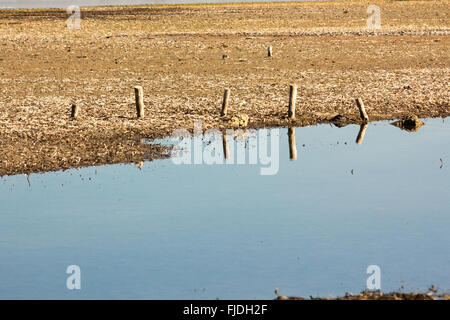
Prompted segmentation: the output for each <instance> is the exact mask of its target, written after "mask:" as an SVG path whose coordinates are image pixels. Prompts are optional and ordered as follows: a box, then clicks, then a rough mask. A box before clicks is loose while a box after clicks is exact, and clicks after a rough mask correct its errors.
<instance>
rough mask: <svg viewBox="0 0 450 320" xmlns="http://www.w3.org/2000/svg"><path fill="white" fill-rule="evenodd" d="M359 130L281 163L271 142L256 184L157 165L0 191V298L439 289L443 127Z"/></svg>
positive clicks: (33, 180)
mask: <svg viewBox="0 0 450 320" xmlns="http://www.w3.org/2000/svg"><path fill="white" fill-rule="evenodd" d="M358 131H359V126H354V125H350V126H347V127H344V128H335V127H331V126H328V125H320V126H313V127H304V128H297V129H296V130H295V134H296V144H297V151H298V153H297V160H296V161H291V160H289V148H288V137H287V134H286V133H287V130H286V129H281V130H280V159H279V161H280V163H279V171H278V174H276V175H269V176H261V175H260V166H259V165H211V166H208V165H175V164H174V163H173V162H172V160H170V159H166V160H157V161H153V162H147V163H144V164H143V166H142V168H141V169H139V168H137V167H136V166H134V165H113V166H103V167H97V168H93V167H92V168H84V169H81V170H68V171H65V172H56V173H46V174H32V175H31V176H30V177H29V182H28V180H27V177H26V176H25V175H18V176H7V177H2V178H0V203H1V207H0V298H10V299H11V298H14V299H15V298H39V299H47V298H62V299H70V298H105V299H109V298H124V299H141V298H143V299H159V298H161V299H163V298H167V299H215V298H220V299H227V298H228V299H230V298H244V299H246V298H248V299H253V298H264V299H265V298H269V299H270V298H274V297H275V295H274V293H273V292H274V289H275V287H276V286H279V288H280V290H279V291H280V294H282V295H300V296H306V297H308V296H309V295H313V296H314V295H320V296H328V295H330V294H331V295H334V296H336V295H340V294H344V293H345V292H353V293H357V292H360V291H362V290H364V289H365V286H366V279H367V277H368V275H367V274H366V268H367V267H368V266H369V265H373V264H375V265H378V266H380V268H381V272H382V275H381V287H382V290H383V291H390V290H397V289H399V288H401V286H404V287H405V290H420V291H422V290H426V289H427V288H428V287H429V286H430V285H432V284H434V285H435V286H437V287H438V288H441V289H442V290H444V291H445V290H449V289H450V248H449V244H450V233H449V228H450V209H449V206H450V197H449V195H450V170H449V169H450V148H449V145H450V144H449V143H450V124H449V122H448V119H446V120H442V119H429V120H426V125H425V126H424V127H422V128H421V129H420V130H419V131H418V132H416V133H409V132H406V131H402V130H400V129H399V128H396V127H393V126H391V125H389V124H388V123H386V122H380V123H371V124H369V127H368V129H367V132H366V135H365V139H364V141H363V143H362V144H360V145H357V144H356V143H355V142H354V141H355V138H356V135H357V134H358ZM303 145H304V146H303ZM440 159H442V162H441V160H440ZM441 166H442V168H441ZM352 170H353V174H352ZM73 264H75V265H79V266H80V268H81V280H82V281H81V283H82V284H81V286H82V288H81V290H73V291H70V290H67V289H66V278H67V276H68V275H67V274H66V273H65V272H66V268H67V266H69V265H73Z"/></svg>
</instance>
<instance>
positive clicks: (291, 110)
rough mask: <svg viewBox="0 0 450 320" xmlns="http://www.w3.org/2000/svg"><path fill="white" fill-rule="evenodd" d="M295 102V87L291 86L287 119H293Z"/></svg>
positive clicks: (294, 85)
mask: <svg viewBox="0 0 450 320" xmlns="http://www.w3.org/2000/svg"><path fill="white" fill-rule="evenodd" d="M296 100H297V85H296V84H293V85H290V86H289V111H288V117H289V118H290V119H295V101H296Z"/></svg>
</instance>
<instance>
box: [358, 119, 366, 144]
mask: <svg viewBox="0 0 450 320" xmlns="http://www.w3.org/2000/svg"><path fill="white" fill-rule="evenodd" d="M367 126H368V125H367V123H363V124H361V126H360V127H359V132H358V136H357V137H356V143H357V144H361V143H362V142H363V140H364V135H365V134H366V130H367Z"/></svg>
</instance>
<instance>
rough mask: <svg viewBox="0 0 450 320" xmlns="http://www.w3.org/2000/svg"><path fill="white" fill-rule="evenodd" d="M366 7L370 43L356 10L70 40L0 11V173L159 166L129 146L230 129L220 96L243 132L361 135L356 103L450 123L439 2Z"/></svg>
mask: <svg viewBox="0 0 450 320" xmlns="http://www.w3.org/2000/svg"><path fill="white" fill-rule="evenodd" d="M375 3H376V4H377V5H379V6H380V8H381V10H382V19H383V20H382V21H383V22H382V23H383V24H382V29H381V30H379V31H373V30H367V27H366V23H365V20H366V18H367V14H366V13H365V10H366V8H367V6H368V4H367V3H366V2H364V1H353V2H338V3H328V2H326V3H290V4H283V3H272V4H271V3H267V4H248V3H247V4H227V5H207V6H202V5H192V6H188V5H183V6H142V7H107V8H82V9H81V17H82V20H81V28H80V29H79V30H74V29H69V28H67V25H66V20H67V16H68V15H67V13H66V12H65V10H48V9H42V10H34V9H33V10H0V45H1V48H2V50H1V51H0V92H1V96H0V137H1V138H0V148H1V150H2V153H1V155H0V175H11V174H21V173H26V174H29V173H33V172H46V171H55V170H61V169H69V168H75V167H84V166H92V165H102V164H112V163H127V162H135V163H139V162H141V161H146V160H152V159H157V158H161V157H165V156H166V155H165V152H166V151H167V149H165V148H163V147H160V146H156V145H148V144H145V143H142V140H141V139H143V138H146V139H155V138H162V137H166V136H168V135H171V134H172V132H173V131H174V130H175V129H178V128H187V129H189V130H192V128H193V123H194V121H202V124H203V128H204V129H209V128H218V129H226V128H229V127H232V125H231V124H230V122H228V121H224V118H223V117H220V108H221V102H222V96H223V90H224V89H225V88H230V89H231V97H230V106H229V115H230V116H233V115H239V114H245V115H248V117H249V122H248V126H247V128H261V127H288V126H306V125H316V124H319V123H329V122H330V121H331V119H333V118H334V117H335V116H337V115H341V116H342V117H343V119H345V121H344V123H343V124H347V123H359V122H360V119H359V113H358V109H357V108H356V104H355V98H362V99H363V101H364V103H365V105H366V110H367V113H368V115H369V117H370V120H371V121H375V120H393V119H400V118H402V117H404V116H405V115H408V114H414V115H416V116H418V117H420V118H430V117H447V116H449V115H450V105H449V101H450V93H449V90H448V83H450V57H449V56H448V52H447V51H448V50H447V49H448V46H449V44H450V26H448V21H449V20H448V19H449V16H448V12H449V9H450V2H449V1H424V2H413V1H399V2H391V1H375ZM268 46H272V47H273V56H272V57H267V47H268ZM224 56H225V58H224ZM293 83H295V84H297V85H298V97H297V110H296V115H297V118H296V119H295V120H291V119H288V117H287V105H288V98H289V96H288V94H289V85H290V84H293ZM136 85H140V86H142V87H143V88H144V103H145V105H146V116H145V117H144V118H143V119H139V120H138V119H136V109H135V106H134V91H133V87H134V86H136ZM72 104H76V105H77V106H79V107H80V116H79V118H78V119H76V120H73V119H71V118H70V108H71V105H72Z"/></svg>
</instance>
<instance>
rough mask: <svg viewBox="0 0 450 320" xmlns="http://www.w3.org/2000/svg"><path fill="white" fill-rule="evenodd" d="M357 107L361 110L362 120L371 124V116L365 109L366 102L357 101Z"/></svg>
mask: <svg viewBox="0 0 450 320" xmlns="http://www.w3.org/2000/svg"><path fill="white" fill-rule="evenodd" d="M356 105H357V106H358V109H359V115H360V116H361V120H362V121H363V122H364V123H366V122H369V116H368V115H367V113H366V109H365V108H364V102H363V101H362V99H361V98H358V99H356Z"/></svg>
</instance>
